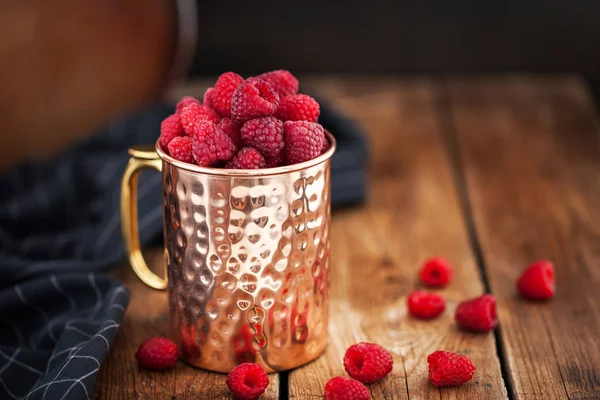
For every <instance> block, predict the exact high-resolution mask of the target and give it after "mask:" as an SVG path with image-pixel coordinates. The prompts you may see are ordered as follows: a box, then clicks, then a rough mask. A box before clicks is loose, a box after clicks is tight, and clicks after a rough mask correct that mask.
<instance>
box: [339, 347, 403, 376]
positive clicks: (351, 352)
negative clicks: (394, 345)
mask: <svg viewBox="0 0 600 400" xmlns="http://www.w3.org/2000/svg"><path fill="white" fill-rule="evenodd" d="M393 366H394V359H393V358H392V355H391V354H390V353H389V351H387V350H386V349H384V348H383V347H381V346H380V345H378V344H375V343H365V342H361V343H357V344H353V345H352V346H350V347H348V349H347V350H346V354H345V355H344V369H345V370H346V372H347V373H348V375H350V376H351V377H352V378H354V379H356V380H358V381H361V382H362V383H372V382H376V381H378V380H380V379H382V378H384V377H386V376H387V375H388V374H389V373H390V372H392V368H393Z"/></svg>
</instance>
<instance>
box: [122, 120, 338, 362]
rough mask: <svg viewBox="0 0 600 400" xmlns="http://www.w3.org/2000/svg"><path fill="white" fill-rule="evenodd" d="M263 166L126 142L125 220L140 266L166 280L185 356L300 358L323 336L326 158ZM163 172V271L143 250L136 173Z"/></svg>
mask: <svg viewBox="0 0 600 400" xmlns="http://www.w3.org/2000/svg"><path fill="white" fill-rule="evenodd" d="M326 136H327V139H328V140H329V143H330V147H329V149H328V150H327V151H326V152H324V153H323V154H322V155H321V156H319V157H317V158H315V159H313V160H310V161H307V162H304V163H301V164H296V165H289V166H283V167H277V168H269V169H261V170H231V169H217V168H204V167H200V166H197V165H191V164H187V163H184V162H181V161H178V160H175V159H173V158H172V157H170V156H169V155H168V154H166V153H165V152H164V151H163V150H162V149H161V147H160V144H159V142H157V143H156V146H155V148H154V149H149V150H142V149H131V150H130V154H131V159H130V160H129V163H128V165H127V168H126V170H125V173H124V175H123V181H122V186H121V224H122V229H123V237H124V242H125V247H126V251H127V254H128V257H129V261H130V263H131V266H132V267H133V270H134V271H135V273H136V274H137V275H138V277H139V278H140V279H141V280H142V281H143V282H144V283H146V284H147V285H148V286H150V287H152V288H155V289H167V291H168V300H169V326H170V335H171V337H172V338H173V339H174V340H175V341H176V342H177V343H178V344H179V346H180V349H181V357H182V358H183V359H184V360H185V361H187V362H188V363H190V364H192V365H195V366H197V367H201V368H204V369H207V370H211V371H216V372H229V371H230V370H231V369H232V368H234V367H235V366H236V365H238V364H240V363H243V362H257V363H260V364H261V365H262V366H263V367H264V368H265V369H266V370H267V371H268V372H272V371H282V370H287V369H291V368H295V367H298V366H300V365H302V364H305V363H307V362H309V361H312V360H314V359H315V358H317V357H318V356H319V355H320V354H321V353H322V352H323V351H324V350H325V347H326V345H327V326H328V319H329V310H328V290H327V288H328V279H327V271H328V268H329V225H330V208H331V206H330V204H331V201H330V160H331V156H332V155H333V153H334V151H335V139H334V138H333V136H331V135H330V134H329V133H328V132H327V133H326ZM145 168H154V169H156V170H158V171H160V172H161V173H162V189H163V228H164V244H165V261H166V274H165V276H166V278H161V277H159V276H158V275H156V274H154V273H153V272H152V271H151V270H150V269H149V268H148V266H147V265H146V263H145V261H144V259H143V257H142V253H141V251H140V245H139V238H138V221H137V219H138V216H137V178H138V174H139V172H140V171H141V170H143V169H145Z"/></svg>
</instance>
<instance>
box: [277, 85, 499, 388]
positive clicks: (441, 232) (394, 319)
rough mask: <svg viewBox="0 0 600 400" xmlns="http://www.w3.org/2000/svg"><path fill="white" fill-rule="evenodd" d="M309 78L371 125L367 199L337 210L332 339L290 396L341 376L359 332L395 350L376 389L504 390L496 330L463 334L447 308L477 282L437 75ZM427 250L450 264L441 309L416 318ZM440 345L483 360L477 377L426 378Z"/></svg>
mask: <svg viewBox="0 0 600 400" xmlns="http://www.w3.org/2000/svg"><path fill="white" fill-rule="evenodd" d="M310 86H311V87H313V88H315V89H318V90H319V92H320V93H321V94H322V95H324V96H327V97H329V98H332V99H335V100H336V102H337V104H338V105H339V106H340V107H341V109H342V110H343V111H345V113H346V114H347V115H349V116H351V117H353V118H355V119H357V120H358V121H359V122H360V123H362V125H363V126H364V127H365V128H366V131H367V132H369V133H370V135H369V136H370V141H371V146H372V168H371V170H370V173H369V175H370V182H371V187H370V195H371V198H370V201H369V203H368V204H367V205H366V206H364V207H361V208H358V209H353V210H344V211H337V212H335V211H334V217H333V224H332V234H331V238H332V267H331V271H330V282H331V310H332V318H331V321H330V345H329V346H328V349H327V351H326V353H325V355H324V356H322V357H321V358H319V359H318V360H316V361H315V362H313V363H310V364H308V365H306V366H304V367H301V368H299V369H297V370H294V371H292V372H291V373H290V376H289V390H290V398H294V399H307V398H321V397H322V395H323V388H324V386H325V383H326V382H327V381H328V380H329V379H330V378H331V377H333V376H336V375H345V372H344V369H343V366H342V357H343V354H344V352H345V349H346V348H347V347H348V346H350V345H351V344H353V343H356V342H358V341H372V342H376V343H380V344H381V345H383V346H385V347H387V348H388V349H389V350H390V351H392V353H393V355H394V360H395V367H394V371H393V373H392V374H391V375H390V376H389V377H388V378H386V379H385V380H383V381H382V382H380V383H377V384H373V385H370V389H371V394H372V397H373V398H374V399H383V398H385V399H404V398H409V397H412V398H436V399H437V398H485V399H500V398H506V390H505V387H504V383H503V380H502V376H501V372H500V364H499V361H498V358H497V357H496V351H495V340H494V336H493V334H483V335H472V334H465V333H462V332H460V331H458V330H457V329H456V327H455V325H454V323H453V319H452V315H453V311H454V308H455V306H456V304H457V302H458V301H459V300H461V299H463V298H465V297H470V296H475V295H478V294H480V293H482V292H483V290H484V289H483V285H482V282H481V280H480V277H479V273H478V269H477V266H476V263H475V260H474V257H473V254H472V251H471V249H470V247H469V241H468V236H467V232H466V229H465V224H464V220H463V216H462V214H461V210H460V205H459V201H458V198H457V193H456V191H455V187H454V184H453V179H452V174H451V167H450V163H449V160H448V158H447V154H446V152H445V150H444V147H443V144H442V141H441V134H440V129H439V125H438V122H437V117H436V97H437V93H438V91H437V89H436V85H434V84H433V83H432V82H431V81H428V80H417V81H410V82H401V81H398V80H394V79H378V80H375V79H354V80H350V79H346V80H336V79H324V80H317V81H312V82H311V85H310ZM334 133H335V132H334ZM432 255H443V256H445V257H447V258H448V259H449V260H450V261H451V262H452V263H453V265H454V266H455V268H456V274H455V279H454V281H453V282H452V284H451V285H450V286H449V287H448V288H447V289H446V290H444V291H443V292H442V293H443V294H444V296H445V297H446V298H447V301H448V310H447V312H446V313H445V314H444V315H443V316H442V317H441V318H439V319H437V320H435V321H430V322H423V321H417V320H415V319H413V318H411V317H410V316H408V315H407V313H406V307H405V302H406V295H407V294H408V293H409V292H410V291H411V290H413V289H415V288H417V287H418V286H419V285H418V281H417V271H418V269H419V267H420V264H421V262H422V261H423V260H424V259H425V258H427V257H430V256H432ZM438 349H443V350H448V351H459V352H461V353H464V354H468V355H469V356H470V357H471V358H472V359H473V361H474V363H475V364H476V365H477V367H478V370H477V372H476V375H475V378H474V380H473V381H472V382H470V383H469V384H467V385H465V386H463V387H461V388H458V389H443V390H439V389H437V388H435V387H434V386H432V385H431V384H429V382H428V379H427V363H426V357H427V355H428V354H429V353H431V352H433V351H435V350H438Z"/></svg>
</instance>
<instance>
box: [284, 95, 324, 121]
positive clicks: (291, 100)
mask: <svg viewBox="0 0 600 400" xmlns="http://www.w3.org/2000/svg"><path fill="white" fill-rule="evenodd" d="M320 113H321V110H320V108H319V103H317V101H316V100H315V99H313V98H312V97H310V96H307V95H305V94H295V95H293V96H287V97H284V98H282V99H281V100H280V101H279V108H278V109H277V111H276V112H275V116H276V117H277V118H279V119H280V120H282V121H309V122H317V120H318V119H319V114H320Z"/></svg>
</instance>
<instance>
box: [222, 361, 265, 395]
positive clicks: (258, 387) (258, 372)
mask: <svg viewBox="0 0 600 400" xmlns="http://www.w3.org/2000/svg"><path fill="white" fill-rule="evenodd" d="M226 382H227V387H228V388H229V390H231V393H233V394H234V395H235V396H237V397H238V398H240V399H241V400H255V399H258V397H259V396H260V395H261V394H263V393H264V392H265V390H266V389H267V386H269V377H268V376H267V373H266V372H265V370H264V368H263V367H261V366H260V364H253V363H243V364H240V365H238V366H237V367H235V368H234V369H233V370H232V371H231V372H230V373H229V374H228V375H227V381H226Z"/></svg>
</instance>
